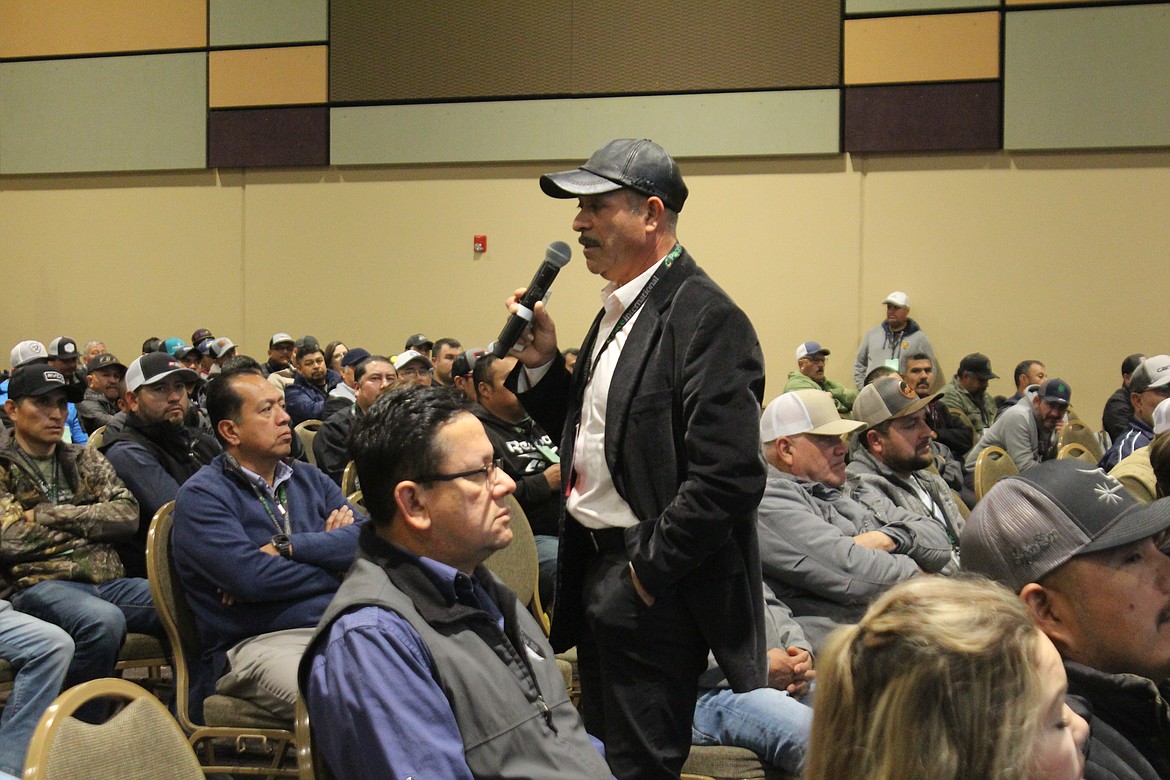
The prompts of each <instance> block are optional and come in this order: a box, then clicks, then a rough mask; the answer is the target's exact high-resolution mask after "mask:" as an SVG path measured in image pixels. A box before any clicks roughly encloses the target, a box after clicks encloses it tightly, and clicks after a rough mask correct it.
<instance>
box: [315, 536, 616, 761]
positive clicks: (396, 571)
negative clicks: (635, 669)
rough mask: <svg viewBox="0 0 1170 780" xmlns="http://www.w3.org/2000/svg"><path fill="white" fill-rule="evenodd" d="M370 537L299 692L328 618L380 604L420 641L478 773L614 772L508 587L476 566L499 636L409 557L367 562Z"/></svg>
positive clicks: (481, 616)
mask: <svg viewBox="0 0 1170 780" xmlns="http://www.w3.org/2000/svg"><path fill="white" fill-rule="evenodd" d="M366 541H367V539H366V538H363V545H362V547H363V549H362V553H361V554H360V555H359V556H358V559H357V561H356V562H355V563H354V565H353V567H352V568H351V569H350V571H349V574H348V575H347V576H346V579H345V582H344V583H342V586H341V588H340V589H339V590H338V592H337V595H336V596H335V597H334V599H333V601H332V603H331V604H330V605H329V608H328V609H327V610H326V611H325V615H324V616H323V617H322V618H321V623H320V625H318V627H317V630H316V632H315V633H314V635H313V639H312V640H311V641H310V643H309V648H308V649H307V650H306V652H305V656H304V660H303V661H302V663H301V685H302V690H303V689H304V682H305V680H306V678H307V675H308V670H309V666H310V663H311V658H312V656H313V655H315V651H316V650H317V648H318V645H320V644H322V643H323V641H324V638H325V637H326V636H327V635H328V633H329V629H330V626H331V625H332V623H333V621H334V620H336V619H337V618H338V617H340V616H341V615H342V614H343V613H345V612H347V611H350V610H352V609H354V608H356V607H361V606H378V607H381V608H383V609H388V610H390V611H392V612H395V613H397V614H398V615H399V616H401V617H402V618H403V619H405V620H406V621H407V622H408V623H410V625H411V626H412V627H413V628H414V630H415V631H417V632H418V634H419V636H420V637H422V640H423V643H424V644H425V645H426V647H427V650H428V651H429V652H430V654H431V658H432V660H433V662H434V669H435V677H436V680H437V682H438V684H439V687H440V688H441V689H442V691H443V694H444V695H445V696H446V698H447V700H448V701H449V702H450V704H451V709H452V711H453V712H454V714H455V721H456V723H457V725H458V727H459V733H460V735H461V737H462V738H463V749H464V754H465V756H466V758H467V764H468V766H469V767H470V768H471V772H472V774H473V775H474V776H475V777H477V778H541V779H542V780H559V779H561V778H564V780H570V779H572V780H583V779H589V780H592V779H593V778H609V777H611V775H610V771H609V768H608V767H607V766H606V763H605V759H604V758H602V756H601V754H600V753H599V752H598V751H597V749H596V748H595V747H594V746H593V744H592V743H591V742H590V741H589V738H588V735H587V734H586V732H585V728H584V726H583V725H582V724H581V718H580V716H579V715H578V714H577V710H576V709H575V708H574V707H573V704H572V702H571V701H570V700H569V696H568V692H567V691H566V690H565V683H564V678H563V677H562V676H561V673H560V671H559V670H558V669H557V665H556V658H555V656H554V654H553V650H552V647H551V646H550V645H549V643H548V641H547V640H546V639H545V638H544V633H543V631H542V630H541V628H540V625H539V624H538V623H537V622H536V620H535V619H534V618H533V617H532V616H531V615H530V614H528V612H527V611H526V610H523V609H519V608H518V602H517V601H516V597H515V596H514V595H513V594H512V592H511V591H509V590H507V588H506V587H504V585H503V584H502V583H500V581H499V580H498V579H496V577H495V576H494V575H492V574H491V573H490V572H488V571H487V570H486V569H484V568H483V567H480V569H479V570H478V571H477V572H476V578H477V579H478V580H479V582H480V584H481V585H482V586H483V587H484V589H485V590H487V592H488V594H489V595H490V596H491V597H492V599H493V600H494V601H495V602H496V603H497V604H498V605H499V607H500V610H501V612H503V614H504V631H503V632H501V631H500V630H499V628H498V626H497V625H496V623H495V621H493V620H492V619H491V618H490V617H489V616H488V615H487V613H485V612H483V611H481V610H478V609H474V608H472V607H468V606H465V605H462V604H458V603H456V604H453V605H451V604H447V603H446V602H445V600H444V599H443V597H442V596H441V595H440V592H439V590H438V589H437V587H436V586H435V584H434V583H433V582H432V581H431V580H430V578H429V577H428V576H427V575H426V573H424V572H423V571H422V570H421V569H419V568H418V567H417V566H416V565H415V564H414V563H413V562H411V561H409V560H408V559H406V558H405V556H401V555H398V556H395V555H394V551H390V552H391V555H390V557H387V558H379V559H373V558H371V557H370V555H369V553H368V551H367V546H366V544H365V542H366ZM373 546H379V547H380V545H379V543H378V542H374V545H373ZM381 551H382V550H379V552H381ZM517 647H519V648H522V649H521V650H517ZM369 672H370V673H371V674H376V673H377V672H376V670H373V669H371V670H369ZM406 706H409V705H406Z"/></svg>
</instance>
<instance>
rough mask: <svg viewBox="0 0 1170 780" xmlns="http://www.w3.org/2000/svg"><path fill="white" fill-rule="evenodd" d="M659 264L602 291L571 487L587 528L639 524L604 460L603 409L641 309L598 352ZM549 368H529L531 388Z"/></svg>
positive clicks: (575, 512) (573, 507)
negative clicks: (618, 363) (624, 347)
mask: <svg viewBox="0 0 1170 780" xmlns="http://www.w3.org/2000/svg"><path fill="white" fill-rule="evenodd" d="M661 264H662V260H661V259H660V260H659V261H658V262H657V263H654V264H653V265H652V266H650V267H649V268H647V269H646V270H645V271H643V272H642V273H641V274H640V275H638V276H636V277H635V278H633V279H631V280H630V281H629V282H627V283H626V284H623V285H622V286H621V287H618V286H616V285H615V284H614V283H613V282H610V283H609V284H607V285H606V286H605V287H604V288H603V289H602V290H601V303H602V306H603V307H604V308H605V315H604V316H603V317H602V318H601V323H600V324H599V325H598V328H597V338H596V339H595V340H594V344H593V353H592V355H591V356H590V365H591V366H592V371H593V376H592V378H591V379H590V381H589V384H588V385H586V386H585V394H584V397H583V398H582V401H581V421H580V423H579V424H578V426H577V433H576V436H575V438H574V443H573V478H572V481H571V484H572V489H571V490H570V491H569V498H568V502H567V503H566V509H567V510H568V512H569V514H571V515H572V516H573V517H574V518H575V519H576V520H577V522H579V523H580V524H581V525H583V526H585V527H586V528H626V527H629V526H631V525H635V524H636V523H637V522H638V518H637V516H635V515H634V512H633V510H632V509H630V505H629V504H627V503H626V501H625V499H623V498H622V497H621V496H620V495H619V494H618V492H617V487H616V486H615V485H614V484H613V475H612V474H611V473H610V471H609V464H608V463H606V462H605V410H606V404H607V403H608V402H609V386H610V383H611V382H612V381H613V373H614V369H615V368H616V367H617V362H618V358H619V357H620V356H621V354H622V347H623V346H625V343H626V338H627V336H628V335H629V333H630V330H631V329H632V328H633V325H634V322H635V321H636V320H637V319H638V316H639V315H640V314H641V313H642V310H641V309H638V311H636V312H634V315H633V316H632V317H630V319H629V321H628V322H627V323H626V324H625V326H624V327H623V328H622V329H621V330H620V331H618V332H617V333H616V334H614V337H613V339H612V340H611V341H610V343H609V346H608V347H606V348H605V351H604V352H601V355H600V357H598V352H599V351H600V350H601V346H602V345H603V344H604V343H605V339H606V337H607V336H608V335H609V332H610V331H611V330H613V327H614V325H616V324H617V321H618V320H619V319H621V316H622V314H623V313H624V312H625V310H626V309H627V308H629V306H630V304H631V303H633V302H634V300H635V299H636V298H637V297H638V295H639V293H641V292H642V289H643V288H644V287H645V286H646V284H647V283H648V282H649V281H650V277H652V276H654V272H655V271H656V270H658V266H659V265H661ZM549 365H551V364H548V365H544V366H540V367H538V368H535V369H525V371H526V373H527V379H528V383H529V384H530V385H532V384H536V383H537V382H539V381H540V379H541V377H543V376H544V375H545V373H547V371H548V366H549Z"/></svg>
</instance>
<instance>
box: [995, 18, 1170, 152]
mask: <svg viewBox="0 0 1170 780" xmlns="http://www.w3.org/2000/svg"><path fill="white" fill-rule="evenodd" d="M1005 29H1006V32H1005V44H1004V45H1005V58H1004V147H1005V148H1007V149H1082V148H1095V147H1141V146H1166V145H1170V46H1168V45H1167V42H1168V41H1170V4H1157V5H1136V6H1123V7H1114V8H1068V9H1061V10H1051V11H1047V10H1045V11H1009V12H1008V13H1007V20H1006V28H1005Z"/></svg>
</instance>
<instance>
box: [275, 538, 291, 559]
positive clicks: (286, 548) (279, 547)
mask: <svg viewBox="0 0 1170 780" xmlns="http://www.w3.org/2000/svg"><path fill="white" fill-rule="evenodd" d="M272 546H273V547H275V548H276V551H277V552H278V553H280V557H281V558H288V559H289V560H292V540H291V539H289V538H288V534H277V535H276V536H274V537H272Z"/></svg>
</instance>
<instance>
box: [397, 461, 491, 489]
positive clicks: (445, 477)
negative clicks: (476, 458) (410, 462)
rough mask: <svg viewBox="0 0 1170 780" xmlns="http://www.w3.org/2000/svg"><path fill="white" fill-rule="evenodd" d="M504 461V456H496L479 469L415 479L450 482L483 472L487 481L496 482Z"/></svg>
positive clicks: (418, 480) (489, 482)
mask: <svg viewBox="0 0 1170 780" xmlns="http://www.w3.org/2000/svg"><path fill="white" fill-rule="evenodd" d="M503 463H504V460H503V458H496V459H495V460H493V461H492V462H491V463H489V464H487V465H486V466H480V467H479V468H477V469H469V470H467V471H460V472H458V473H456V474H425V475H423V476H421V477H418V478H416V479H415V480H414V481H415V482H450V481H451V480H454V479H463V478H465V477H466V478H470V477H475V476H477V475H479V474H482V475H483V477H484V481H485V482H487V483H488V484H495V481H496V474H497V473H498V470H499V468H500V466H502V465H503ZM476 481H479V480H476Z"/></svg>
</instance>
